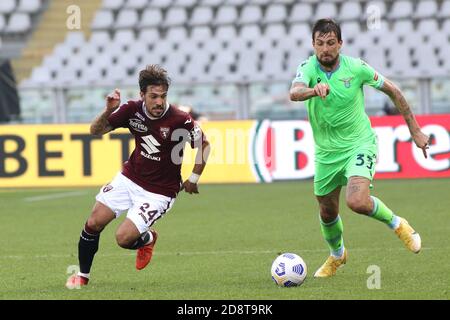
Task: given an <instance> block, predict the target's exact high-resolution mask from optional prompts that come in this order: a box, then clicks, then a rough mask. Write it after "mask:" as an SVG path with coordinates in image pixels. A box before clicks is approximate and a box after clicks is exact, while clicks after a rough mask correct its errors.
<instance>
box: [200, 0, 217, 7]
mask: <svg viewBox="0 0 450 320" xmlns="http://www.w3.org/2000/svg"><path fill="white" fill-rule="evenodd" d="M222 2H223V0H200V3H199V5H200V6H206V7H217V6H219V5H221V4H222Z"/></svg>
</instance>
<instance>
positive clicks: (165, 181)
mask: <svg viewBox="0 0 450 320" xmlns="http://www.w3.org/2000/svg"><path fill="white" fill-rule="evenodd" d="M108 122H109V124H110V125H111V126H112V127H113V128H114V129H115V128H119V127H123V128H128V129H129V130H130V132H131V134H133V135H134V138H135V144H136V146H135V149H134V150H133V153H132V154H131V156H130V158H129V159H128V160H127V161H126V162H125V163H124V165H123V170H122V174H123V175H124V176H126V177H128V178H129V179H130V180H132V181H133V182H134V183H136V184H138V185H139V186H141V187H142V188H144V189H145V190H147V191H150V192H153V193H157V194H162V195H165V196H168V197H171V198H175V197H176V195H177V193H178V191H179V190H180V183H181V159H182V154H183V147H184V144H185V142H190V144H191V147H192V148H194V143H195V144H197V143H198V142H201V141H202V132H201V130H200V128H199V127H198V126H197V125H196V124H195V122H194V120H193V119H192V118H191V116H190V115H189V114H188V113H186V112H183V111H181V110H179V109H178V108H177V107H176V106H174V105H168V107H167V109H166V111H165V113H164V115H163V116H162V117H160V118H158V119H154V120H153V119H150V117H149V116H148V114H147V112H146V110H145V106H144V105H143V101H142V100H139V101H128V103H126V104H123V105H122V106H120V107H119V108H118V109H117V110H116V111H115V112H114V113H112V114H111V115H110V116H109V117H108ZM174 147H175V148H174ZM173 150H174V152H172V151H173Z"/></svg>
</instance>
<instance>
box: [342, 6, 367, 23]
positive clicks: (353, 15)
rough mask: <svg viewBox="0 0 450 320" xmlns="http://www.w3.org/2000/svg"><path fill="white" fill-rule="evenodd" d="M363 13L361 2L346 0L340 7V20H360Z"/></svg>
mask: <svg viewBox="0 0 450 320" xmlns="http://www.w3.org/2000/svg"><path fill="white" fill-rule="evenodd" d="M362 15H363V13H362V10H361V4H360V3H359V2H345V3H343V4H342V6H341V9H340V14H339V21H340V22H342V21H358V20H359V19H360V17H361V16H362Z"/></svg>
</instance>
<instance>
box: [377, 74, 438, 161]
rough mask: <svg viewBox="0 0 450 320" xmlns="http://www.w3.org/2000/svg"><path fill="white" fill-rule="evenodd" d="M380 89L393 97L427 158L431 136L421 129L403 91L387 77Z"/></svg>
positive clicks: (415, 141)
mask: <svg viewBox="0 0 450 320" xmlns="http://www.w3.org/2000/svg"><path fill="white" fill-rule="evenodd" d="M380 90H381V91H383V92H384V93H385V94H387V95H388V96H389V98H391V100H392V102H393V103H394V105H395V107H396V108H397V110H398V111H399V112H400V114H401V115H402V116H403V118H404V119H405V122H406V124H407V125H408V128H409V132H410V133H411V138H412V139H413V140H414V143H415V144H416V146H417V147H419V148H421V149H422V151H423V155H424V157H425V158H427V149H428V148H429V145H430V137H429V136H427V135H426V134H424V133H423V132H422V130H421V129H420V126H419V124H418V123H417V120H416V117H415V116H414V114H413V112H412V111H411V108H410V107H409V104H408V102H407V101H406V99H405V96H404V95H403V93H402V92H401V91H400V89H399V88H398V87H397V86H396V85H395V84H394V83H393V82H392V81H390V80H389V79H386V78H385V79H384V83H383V86H382V87H381V88H380Z"/></svg>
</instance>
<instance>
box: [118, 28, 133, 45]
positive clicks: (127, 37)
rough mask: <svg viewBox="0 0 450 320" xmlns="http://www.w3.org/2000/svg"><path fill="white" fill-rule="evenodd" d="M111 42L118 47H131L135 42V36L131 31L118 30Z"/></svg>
mask: <svg viewBox="0 0 450 320" xmlns="http://www.w3.org/2000/svg"><path fill="white" fill-rule="evenodd" d="M113 42H115V43H116V44H117V45H118V46H123V45H131V44H134V43H135V42H136V35H135V34H134V31H133V30H131V29H123V30H118V31H116V33H115V34H114V37H113Z"/></svg>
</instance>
